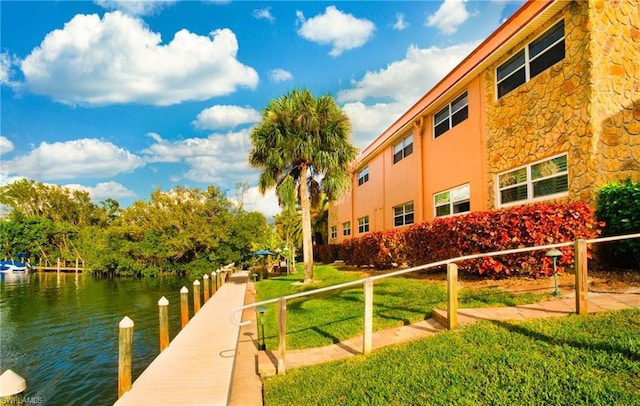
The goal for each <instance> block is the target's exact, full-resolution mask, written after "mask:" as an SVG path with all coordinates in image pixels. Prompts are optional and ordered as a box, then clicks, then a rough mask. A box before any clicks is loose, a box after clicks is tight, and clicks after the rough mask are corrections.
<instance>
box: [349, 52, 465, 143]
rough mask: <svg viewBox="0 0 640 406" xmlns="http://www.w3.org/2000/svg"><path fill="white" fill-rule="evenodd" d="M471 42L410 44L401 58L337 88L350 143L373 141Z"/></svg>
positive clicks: (457, 60) (449, 66) (424, 91)
mask: <svg viewBox="0 0 640 406" xmlns="http://www.w3.org/2000/svg"><path fill="white" fill-rule="evenodd" d="M475 46H476V44H458V45H454V46H451V47H447V48H438V47H432V48H422V49H421V48H418V47H416V46H410V47H409V48H408V49H407V52H406V55H405V58H404V59H402V60H400V61H395V62H392V63H390V64H389V65H387V67H386V68H384V69H380V70H378V71H373V72H367V73H366V74H365V75H364V77H362V78H361V79H360V80H357V81H356V80H354V81H352V83H351V85H352V87H351V89H348V90H343V91H340V92H339V93H338V95H337V100H338V102H340V103H341V104H343V109H344V110H345V112H346V113H347V114H348V115H349V117H350V119H351V123H352V125H353V138H354V144H356V145H357V146H359V147H361V148H362V147H364V146H366V145H368V144H369V143H370V142H371V141H373V140H374V139H375V138H376V137H377V136H378V135H380V134H381V133H382V132H383V131H384V130H386V129H387V127H388V126H390V125H391V124H392V123H393V122H394V121H395V120H397V119H398V117H400V115H402V114H403V113H404V112H405V111H406V110H407V109H408V108H409V107H411V106H412V105H413V104H414V103H416V102H417V101H418V100H419V99H420V98H421V97H422V96H423V95H424V94H425V93H426V92H427V91H429V90H430V89H431V88H432V87H433V86H434V85H435V84H436V83H437V82H438V81H439V80H441V79H442V78H443V77H444V76H445V75H446V74H447V73H449V72H450V71H451V70H452V69H453V68H454V67H455V66H456V65H457V64H458V63H459V62H460V61H461V60H462V59H463V58H464V57H466V56H467V55H468V54H469V53H470V52H471V51H472V50H473V49H474V48H475ZM372 100H377V102H372ZM379 100H384V102H380V101H379Z"/></svg>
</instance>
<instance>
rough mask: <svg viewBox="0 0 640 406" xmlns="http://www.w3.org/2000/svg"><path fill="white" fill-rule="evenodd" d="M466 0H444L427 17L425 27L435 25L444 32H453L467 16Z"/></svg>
mask: <svg viewBox="0 0 640 406" xmlns="http://www.w3.org/2000/svg"><path fill="white" fill-rule="evenodd" d="M465 3H466V0H445V1H444V3H442V5H441V6H440V8H439V9H438V11H436V12H435V14H432V15H430V16H429V17H427V21H426V22H425V23H424V25H425V26H427V27H436V28H437V29H439V30H440V31H441V32H442V33H444V34H453V33H454V32H456V31H457V30H458V27H459V26H460V25H461V24H462V23H464V22H465V21H466V20H467V18H469V12H468V11H467V8H466V7H465Z"/></svg>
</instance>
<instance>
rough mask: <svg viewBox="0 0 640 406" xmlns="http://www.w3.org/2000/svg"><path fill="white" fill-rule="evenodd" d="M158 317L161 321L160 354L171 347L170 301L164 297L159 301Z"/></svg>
mask: <svg viewBox="0 0 640 406" xmlns="http://www.w3.org/2000/svg"><path fill="white" fill-rule="evenodd" d="M158 316H159V321H160V352H162V351H164V349H165V348H167V347H168V346H169V301H168V300H167V298H166V297H164V296H162V297H161V298H160V300H158Z"/></svg>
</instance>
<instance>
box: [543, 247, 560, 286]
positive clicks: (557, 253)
mask: <svg viewBox="0 0 640 406" xmlns="http://www.w3.org/2000/svg"><path fill="white" fill-rule="evenodd" d="M545 255H546V256H547V257H550V258H551V259H552V260H553V278H554V281H555V287H556V288H555V291H554V292H553V295H554V296H560V291H559V290H558V270H557V268H556V265H557V261H558V258H560V257H561V256H562V251H560V250H558V249H555V248H554V249H552V250H549V251H547V253H546V254H545Z"/></svg>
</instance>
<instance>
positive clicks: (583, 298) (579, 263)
mask: <svg viewBox="0 0 640 406" xmlns="http://www.w3.org/2000/svg"><path fill="white" fill-rule="evenodd" d="M574 249H575V256H574V263H575V267H576V269H575V272H576V278H575V279H576V282H575V285H576V313H577V314H587V290H588V287H587V242H586V241H585V240H577V241H576V242H575V247H574Z"/></svg>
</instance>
